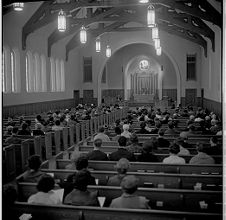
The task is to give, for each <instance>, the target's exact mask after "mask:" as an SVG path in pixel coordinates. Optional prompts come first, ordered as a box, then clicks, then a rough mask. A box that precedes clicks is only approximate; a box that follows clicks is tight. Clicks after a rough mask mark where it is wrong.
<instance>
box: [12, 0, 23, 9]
mask: <svg viewBox="0 0 226 220" xmlns="http://www.w3.org/2000/svg"><path fill="white" fill-rule="evenodd" d="M23 8H24V3H23V2H14V3H13V9H14V10H15V11H23Z"/></svg>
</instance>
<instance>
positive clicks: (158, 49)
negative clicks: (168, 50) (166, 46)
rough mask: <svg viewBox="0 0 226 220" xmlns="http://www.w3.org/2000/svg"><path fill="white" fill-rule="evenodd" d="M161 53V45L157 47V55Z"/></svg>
mask: <svg viewBox="0 0 226 220" xmlns="http://www.w3.org/2000/svg"><path fill="white" fill-rule="evenodd" d="M161 54H162V48H161V47H159V48H157V49H156V55H157V56H161Z"/></svg>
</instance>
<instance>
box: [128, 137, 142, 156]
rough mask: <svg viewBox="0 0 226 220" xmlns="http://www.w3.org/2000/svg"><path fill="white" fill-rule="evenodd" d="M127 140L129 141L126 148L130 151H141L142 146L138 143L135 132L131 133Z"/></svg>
mask: <svg viewBox="0 0 226 220" xmlns="http://www.w3.org/2000/svg"><path fill="white" fill-rule="evenodd" d="M129 142H130V143H131V144H130V145H129V146H127V147H126V149H127V150H128V151H129V152H131V153H141V151H142V147H141V146H140V145H139V143H138V137H137V135H136V134H132V136H131V138H130V140H129Z"/></svg>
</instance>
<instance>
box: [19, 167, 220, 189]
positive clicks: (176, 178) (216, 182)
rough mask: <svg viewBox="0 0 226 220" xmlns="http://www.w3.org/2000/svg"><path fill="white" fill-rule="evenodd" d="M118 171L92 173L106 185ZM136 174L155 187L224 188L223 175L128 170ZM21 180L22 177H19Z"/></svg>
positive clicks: (58, 175) (59, 175)
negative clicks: (196, 186)
mask: <svg viewBox="0 0 226 220" xmlns="http://www.w3.org/2000/svg"><path fill="white" fill-rule="evenodd" d="M41 170H42V171H43V172H45V173H53V175H54V178H55V179H58V180H65V179H66V178H67V177H68V175H70V174H73V173H74V172H75V171H73V170H66V169H41ZM116 173H117V172H116V171H103V170H92V171H91V174H92V176H93V177H95V178H96V179H99V182H100V185H105V184H106V183H107V181H108V178H109V177H111V176H113V175H116ZM128 174H131V175H136V176H137V177H138V178H139V180H140V183H141V185H140V186H145V187H146V186H147V187H152V188H153V187H154V188H171V189H194V186H195V185H196V184H197V183H201V184H202V189H204V190H222V175H202V174H194V175H190V174H169V173H147V172H128ZM17 180H18V181H20V177H18V178H17Z"/></svg>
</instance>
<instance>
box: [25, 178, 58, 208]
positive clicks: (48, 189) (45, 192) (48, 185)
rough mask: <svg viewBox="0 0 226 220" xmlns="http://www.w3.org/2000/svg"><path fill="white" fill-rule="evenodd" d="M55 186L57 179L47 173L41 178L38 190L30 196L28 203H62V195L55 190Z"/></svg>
mask: <svg viewBox="0 0 226 220" xmlns="http://www.w3.org/2000/svg"><path fill="white" fill-rule="evenodd" d="M54 186H55V181H54V179H53V177H51V176H50V175H47V174H45V175H44V176H42V178H41V179H40V180H39V182H38V185H37V189H38V192H37V193H35V194H33V195H31V196H30V197H29V198H28V201H27V202H28V203H32V204H45V205H57V204H61V203H62V202H61V198H60V196H59V195H58V194H57V193H56V192H54V191H53V189H54Z"/></svg>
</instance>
